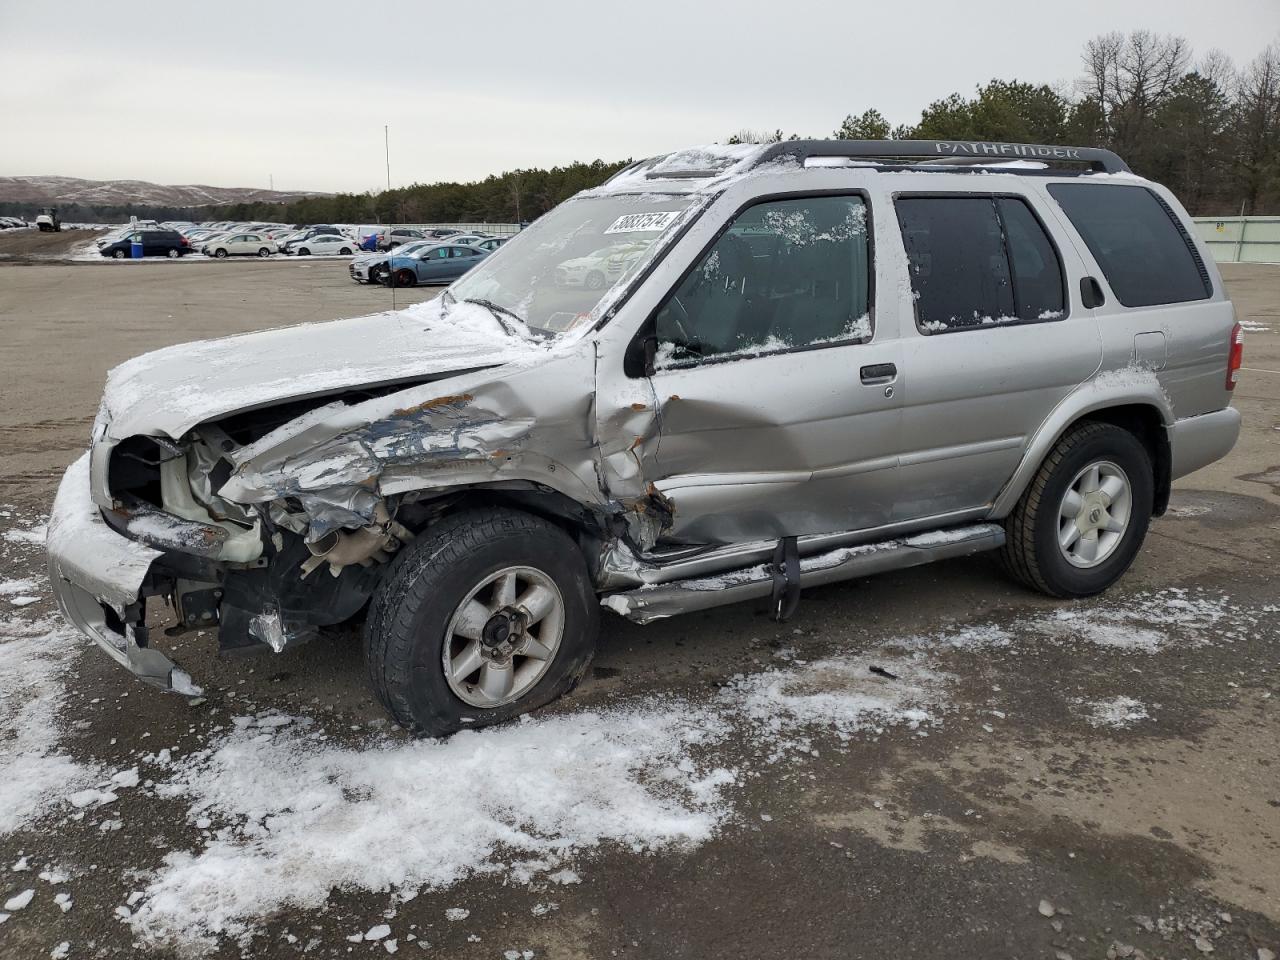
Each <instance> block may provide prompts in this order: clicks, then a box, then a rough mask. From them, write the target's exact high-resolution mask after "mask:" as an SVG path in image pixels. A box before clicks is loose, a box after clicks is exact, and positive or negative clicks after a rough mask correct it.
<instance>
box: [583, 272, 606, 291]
mask: <svg viewBox="0 0 1280 960" xmlns="http://www.w3.org/2000/svg"><path fill="white" fill-rule="evenodd" d="M582 285H583V286H584V287H586V288H587V289H588V290H600V289H602V288H603V287H604V274H603V273H601V272H600V271H599V270H592V271H591V272H590V273H588V274H587V278H586V279H585V280H583V281H582Z"/></svg>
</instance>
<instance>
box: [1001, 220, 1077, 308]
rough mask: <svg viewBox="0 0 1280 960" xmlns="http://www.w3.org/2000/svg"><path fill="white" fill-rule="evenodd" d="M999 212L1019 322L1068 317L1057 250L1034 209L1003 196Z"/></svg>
mask: <svg viewBox="0 0 1280 960" xmlns="http://www.w3.org/2000/svg"><path fill="white" fill-rule="evenodd" d="M996 210H997V212H998V213H999V214H1000V221H1001V223H1002V224H1003V225H1004V238H1005V246H1006V248H1007V249H1008V252H1009V267H1010V273H1011V275H1012V277H1013V299H1014V307H1015V308H1016V311H1017V314H1018V319H1019V320H1056V319H1058V318H1059V317H1062V316H1064V315H1065V314H1066V294H1065V292H1064V291H1065V284H1064V283H1063V279H1062V264H1061V262H1060V261H1059V260H1058V251H1057V250H1055V249H1054V248H1053V243H1052V242H1051V241H1050V240H1049V237H1048V235H1046V234H1045V232H1044V227H1043V226H1041V224H1040V221H1039V220H1037V219H1036V215H1035V214H1034V213H1032V212H1031V208H1030V207H1028V206H1027V205H1026V203H1025V202H1023V201H1022V200H1019V199H1017V198H1016V197H1000V198H999V199H997V200H996Z"/></svg>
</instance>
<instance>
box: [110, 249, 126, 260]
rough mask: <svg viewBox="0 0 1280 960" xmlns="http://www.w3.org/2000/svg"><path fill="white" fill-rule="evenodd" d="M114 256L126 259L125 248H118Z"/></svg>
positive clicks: (118, 258)
mask: <svg viewBox="0 0 1280 960" xmlns="http://www.w3.org/2000/svg"><path fill="white" fill-rule="evenodd" d="M112 256H113V257H115V258H116V259H117V260H123V259H124V251H123V250H117V251H116V252H115V253H113V254H112Z"/></svg>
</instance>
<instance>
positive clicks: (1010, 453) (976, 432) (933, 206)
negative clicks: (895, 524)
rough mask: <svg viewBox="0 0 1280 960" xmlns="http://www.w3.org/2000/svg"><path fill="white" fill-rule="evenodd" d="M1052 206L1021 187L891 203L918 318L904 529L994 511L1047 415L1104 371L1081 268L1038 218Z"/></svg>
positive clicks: (908, 384) (907, 399)
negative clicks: (1082, 295) (1082, 294)
mask: <svg viewBox="0 0 1280 960" xmlns="http://www.w3.org/2000/svg"><path fill="white" fill-rule="evenodd" d="M983 179H984V180H986V179H989V178H987V177H984V178H983ZM1006 179H1009V180H1014V179H1015V178H1012V177H1009V178H1006ZM916 182H918V179H917V180H916ZM1044 202H1045V201H1044V199H1043V197H1042V196H1041V195H1040V194H1039V193H1038V192H1036V191H1034V190H1029V189H1026V188H1024V187H1022V186H1021V185H1019V184H1017V183H1012V184H1009V189H1008V190H1007V192H999V193H997V192H993V191H991V190H990V188H988V189H987V190H967V191H963V192H954V193H932V192H931V193H923V192H916V191H900V192H896V193H895V194H894V197H893V205H894V212H895V215H896V219H897V224H898V227H899V237H900V239H901V242H902V244H903V249H904V251H905V253H906V272H907V277H906V278H905V279H907V280H908V281H909V283H910V290H911V292H912V296H913V301H914V313H915V317H914V320H915V323H914V324H911V323H909V322H908V321H907V320H905V319H904V323H903V332H902V336H903V341H902V345H903V362H904V366H903V378H902V395H903V411H902V417H903V420H902V428H903V443H902V449H901V455H900V476H899V486H898V493H897V501H896V503H895V506H894V510H893V513H894V519H895V520H897V521H905V520H916V519H921V518H925V517H935V516H938V517H945V516H947V515H949V514H956V513H965V512H970V511H977V510H981V509H985V508H986V507H988V506H989V505H990V504H991V503H992V502H993V501H994V500H995V497H996V495H997V494H998V493H999V491H1000V489H1001V488H1002V487H1003V486H1004V484H1005V483H1006V482H1007V481H1008V480H1009V478H1010V477H1011V476H1012V475H1013V473H1014V471H1015V470H1016V469H1017V466H1018V464H1019V463H1020V462H1021V460H1022V456H1023V453H1024V451H1025V449H1026V447H1027V445H1028V443H1029V442H1030V440H1031V438H1032V437H1033V435H1034V434H1035V432H1036V429H1037V428H1038V427H1039V426H1040V424H1041V423H1043V422H1044V420H1045V419H1046V418H1047V417H1048V415H1049V413H1050V411H1052V410H1053V408H1054V407H1055V406H1056V405H1057V404H1058V403H1059V402H1060V401H1061V400H1062V399H1063V398H1065V397H1066V396H1067V395H1068V394H1069V393H1071V392H1072V391H1073V390H1075V389H1076V388H1077V387H1078V386H1079V385H1080V384H1081V383H1082V382H1084V381H1085V380H1087V379H1089V378H1090V377H1091V376H1092V375H1093V374H1094V372H1095V371H1096V370H1097V369H1098V366H1099V363H1100V362H1101V358H1102V345H1101V340H1100V337H1099V334H1098V327H1097V321H1096V318H1095V316H1094V315H1093V312H1092V311H1091V310H1088V309H1086V308H1085V307H1083V306H1082V305H1081V303H1080V302H1079V296H1078V291H1079V280H1080V278H1081V277H1082V276H1083V275H1084V266H1083V263H1082V262H1081V261H1080V259H1079V257H1078V255H1077V254H1076V253H1075V251H1074V249H1073V247H1072V245H1071V244H1070V243H1069V242H1058V240H1057V239H1056V238H1055V235H1054V234H1053V233H1052V232H1051V228H1050V227H1047V226H1046V223H1047V222H1052V221H1046V219H1045V218H1042V217H1041V216H1040V215H1039V214H1038V213H1037V207H1040V206H1042V205H1043V203H1044Z"/></svg>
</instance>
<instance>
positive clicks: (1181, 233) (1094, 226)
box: [1049, 183, 1213, 307]
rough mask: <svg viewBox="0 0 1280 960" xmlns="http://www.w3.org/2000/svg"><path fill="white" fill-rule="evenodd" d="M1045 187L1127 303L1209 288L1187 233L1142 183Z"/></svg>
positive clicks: (1181, 297)
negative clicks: (1140, 184)
mask: <svg viewBox="0 0 1280 960" xmlns="http://www.w3.org/2000/svg"><path fill="white" fill-rule="evenodd" d="M1049 193H1050V195H1051V196H1052V197H1053V198H1054V199H1055V200H1057V201H1058V205H1059V206H1061V207H1062V209H1063V211H1064V212H1065V213H1066V215H1067V218H1068V219H1069V220H1070V221H1071V222H1072V224H1074V226H1075V228H1076V229H1077V230H1078V231H1080V236H1081V237H1082V238H1083V239H1084V242H1085V245H1086V246H1088V248H1089V252H1090V253H1092V254H1093V258H1094V259H1095V260H1097V261H1098V266H1099V267H1101V268H1102V272H1103V274H1104V275H1105V276H1106V278H1107V283H1109V284H1110V285H1111V289H1112V291H1113V292H1114V293H1115V295H1116V298H1117V299H1118V300H1119V301H1120V302H1121V303H1122V304H1124V305H1125V306H1126V307H1149V306H1154V305H1156V304H1164V303H1185V302H1187V301H1188V300H1204V299H1205V298H1206V297H1208V296H1210V295H1211V294H1212V293H1213V287H1212V285H1211V284H1210V282H1209V274H1208V271H1206V270H1205V267H1204V262H1203V261H1202V260H1201V259H1200V254H1199V253H1198V252H1197V251H1196V248H1195V246H1194V244H1193V243H1192V242H1191V238H1190V237H1189V236H1188V235H1187V233H1186V231H1185V230H1184V229H1183V227H1182V224H1181V223H1179V222H1178V221H1177V219H1176V218H1175V217H1174V215H1173V211H1172V210H1170V209H1169V207H1168V205H1167V204H1165V203H1164V201H1163V200H1161V199H1160V198H1159V197H1157V196H1156V194H1154V193H1152V192H1151V191H1150V190H1148V189H1147V188H1146V187H1139V186H1129V185H1123V186H1122V185H1118V184H1099V183H1052V184H1050V185H1049Z"/></svg>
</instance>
